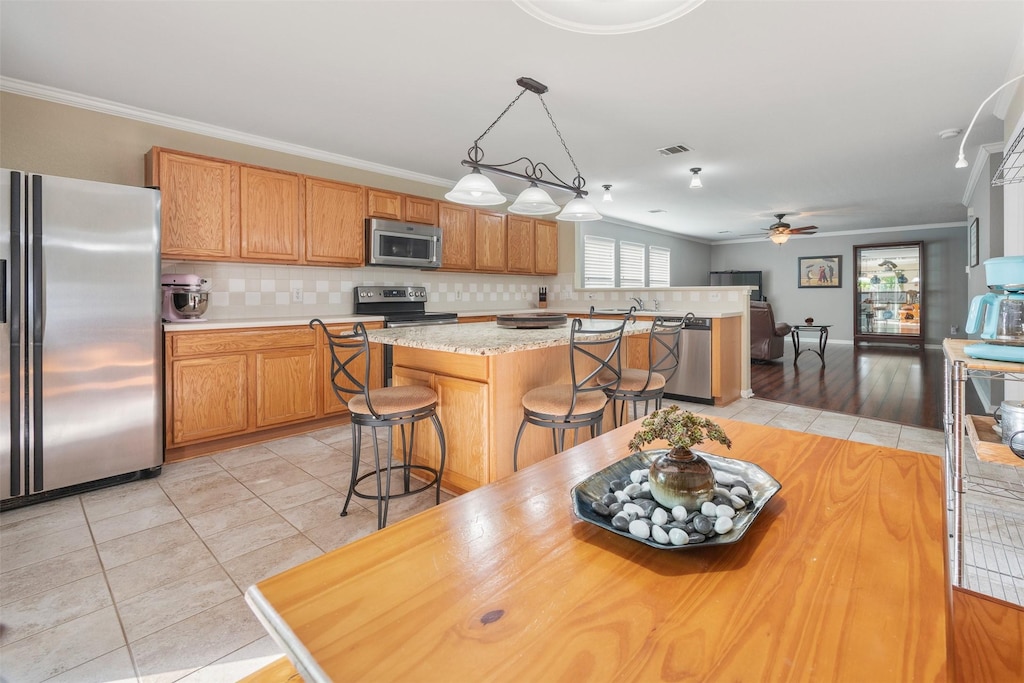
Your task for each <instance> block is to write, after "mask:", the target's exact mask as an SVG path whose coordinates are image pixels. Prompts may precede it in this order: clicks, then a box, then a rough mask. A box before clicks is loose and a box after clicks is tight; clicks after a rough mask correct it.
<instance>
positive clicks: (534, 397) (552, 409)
mask: <svg viewBox="0 0 1024 683" xmlns="http://www.w3.org/2000/svg"><path fill="white" fill-rule="evenodd" d="M607 402H608V397H607V396H605V395H604V393H603V392H600V391H590V392H587V393H580V394H576V407H575V408H574V409H573V412H572V414H573V415H586V414H587V413H596V412H599V411H601V410H604V406H605V404H606V403H607ZM571 403H572V385H571V384H552V385H550V386H546V387H537V388H536V389H531V390H530V391H528V392H526V395H524V396H523V407H524V408H526V409H527V410H529V411H530V412H532V413H540V414H541V415H568V414H569V405H570V404H571Z"/></svg>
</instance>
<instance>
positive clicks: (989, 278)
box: [964, 256, 1024, 363]
mask: <svg viewBox="0 0 1024 683" xmlns="http://www.w3.org/2000/svg"><path fill="white" fill-rule="evenodd" d="M985 280H986V282H987V283H988V288H989V289H990V290H991V291H990V292H989V293H988V294H983V295H981V296H976V297H974V299H973V300H972V301H971V307H970V310H968V312H967V325H966V326H965V328H964V329H965V330H966V331H967V332H969V333H972V334H973V333H977V332H981V338H982V339H983V340H984V341H983V343H980V344H971V345H969V346H965V347H964V353H965V354H967V355H968V356H970V357H971V358H984V359H987V360H1000V361H1007V362H1010V363H1024V256H1002V257H999V258H993V259H988V260H987V261H985Z"/></svg>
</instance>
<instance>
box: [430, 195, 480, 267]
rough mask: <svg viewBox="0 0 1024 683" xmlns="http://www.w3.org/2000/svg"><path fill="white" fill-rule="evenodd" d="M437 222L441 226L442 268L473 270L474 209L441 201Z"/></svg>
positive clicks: (474, 249)
mask: <svg viewBox="0 0 1024 683" xmlns="http://www.w3.org/2000/svg"><path fill="white" fill-rule="evenodd" d="M437 224H438V226H439V227H440V228H441V268H442V269H444V270H473V265H474V263H475V257H476V234H475V226H474V223H473V209H471V208H469V207H466V206H461V205H459V204H448V203H446V202H441V203H440V204H439V205H438V209H437Z"/></svg>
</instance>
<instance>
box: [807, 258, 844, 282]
mask: <svg viewBox="0 0 1024 683" xmlns="http://www.w3.org/2000/svg"><path fill="white" fill-rule="evenodd" d="M842 263H843V257H842V256H798V257H797V259H796V268H797V276H796V277H797V286H798V287H815V288H821V287H823V288H826V289H828V288H832V289H839V288H841V287H842V286H843V269H842Z"/></svg>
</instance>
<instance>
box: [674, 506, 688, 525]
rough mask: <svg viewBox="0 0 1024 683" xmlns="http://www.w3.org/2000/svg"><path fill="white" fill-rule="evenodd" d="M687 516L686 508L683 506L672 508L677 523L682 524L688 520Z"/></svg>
mask: <svg viewBox="0 0 1024 683" xmlns="http://www.w3.org/2000/svg"><path fill="white" fill-rule="evenodd" d="M686 514H687V513H686V508H684V507H683V506H682V505H676V506H675V507H674V508H672V519H674V520H676V521H677V522H681V521H683V520H684V519H686Z"/></svg>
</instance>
